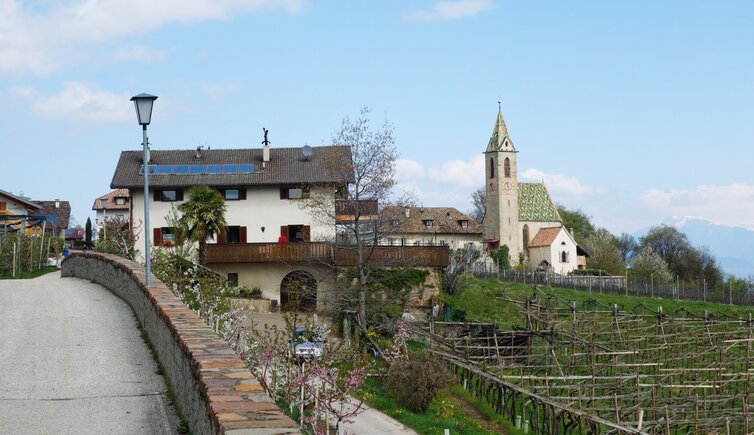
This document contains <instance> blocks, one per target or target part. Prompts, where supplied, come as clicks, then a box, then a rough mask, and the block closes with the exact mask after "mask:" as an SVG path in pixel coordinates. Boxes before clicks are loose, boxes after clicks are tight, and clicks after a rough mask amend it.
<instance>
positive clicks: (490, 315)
mask: <svg viewBox="0 0 754 435" xmlns="http://www.w3.org/2000/svg"><path fill="white" fill-rule="evenodd" d="M539 288H540V290H542V291H543V292H545V293H547V294H553V295H556V296H557V297H559V298H561V299H563V300H566V301H574V302H576V306H577V308H579V309H583V308H586V307H587V305H588V301H589V300H590V299H594V300H596V301H598V302H599V303H601V304H604V305H613V304H617V305H618V308H619V309H620V310H626V311H634V312H638V310H640V309H639V308H637V305H639V304H643V305H645V306H647V307H649V308H650V309H652V310H655V311H656V310H657V309H658V308H659V307H660V306H662V307H663V311H664V313H665V314H668V315H671V314H673V313H674V312H675V311H676V310H677V309H679V308H685V309H687V310H689V311H691V312H693V313H696V314H699V315H702V314H704V311H708V312H710V313H720V314H726V315H729V316H734V317H743V318H747V317H748V315H749V313H750V312H754V307H751V306H738V305H728V304H719V303H705V302H697V301H674V300H671V299H661V298H651V297H636V296H625V295H614V294H601V293H598V292H595V291H592V294H591V296H590V294H589V292H587V291H579V290H569V289H563V288H553V287H548V286H539ZM533 294H534V286H533V285H527V284H513V283H500V282H498V281H495V280H481V279H476V278H472V277H469V278H466V279H465V281H464V282H463V283H462V284H461V285H460V286H459V291H458V293H457V294H456V295H452V296H451V295H447V294H443V295H442V299H443V302H445V303H446V304H448V305H450V306H451V307H452V308H453V309H455V310H459V311H463V312H465V315H466V320H467V321H473V322H490V323H497V324H498V325H499V327H500V328H501V329H503V330H509V329H513V328H515V327H523V326H524V317H523V315H522V313H521V311H520V309H518V308H517V307H516V306H515V305H514V304H512V303H510V302H508V301H505V300H501V299H499V297H508V298H510V299H514V300H518V301H523V300H525V299H526V297H527V296H529V297H531V296H532V295H533Z"/></svg>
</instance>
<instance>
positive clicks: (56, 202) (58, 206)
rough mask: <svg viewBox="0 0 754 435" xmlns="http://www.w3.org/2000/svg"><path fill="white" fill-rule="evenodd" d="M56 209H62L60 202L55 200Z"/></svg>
mask: <svg viewBox="0 0 754 435" xmlns="http://www.w3.org/2000/svg"><path fill="white" fill-rule="evenodd" d="M55 208H60V200H59V199H57V198H55Z"/></svg>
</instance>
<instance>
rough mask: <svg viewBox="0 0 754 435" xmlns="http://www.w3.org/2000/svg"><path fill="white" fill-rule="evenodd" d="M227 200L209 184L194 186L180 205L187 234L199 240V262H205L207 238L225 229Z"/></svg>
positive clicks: (194, 239)
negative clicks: (208, 185)
mask: <svg viewBox="0 0 754 435" xmlns="http://www.w3.org/2000/svg"><path fill="white" fill-rule="evenodd" d="M225 210H226V207H225V200H224V199H223V197H222V195H220V192H218V191H217V190H215V189H211V188H209V187H207V186H194V187H192V188H191V189H189V191H188V200H187V201H186V202H184V203H183V204H181V205H179V206H178V211H180V212H181V213H183V216H181V218H180V223H181V226H182V227H183V228H185V230H186V236H187V237H188V238H189V239H190V240H193V241H196V242H199V264H202V265H203V264H204V262H205V257H206V252H205V246H206V245H207V239H208V238H210V237H213V236H214V235H215V234H218V233H220V232H222V231H224V230H225V225H226V223H225Z"/></svg>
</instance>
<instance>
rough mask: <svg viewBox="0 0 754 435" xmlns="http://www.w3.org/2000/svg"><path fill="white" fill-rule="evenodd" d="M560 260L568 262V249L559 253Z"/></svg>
mask: <svg viewBox="0 0 754 435" xmlns="http://www.w3.org/2000/svg"><path fill="white" fill-rule="evenodd" d="M560 262H561V263H568V251H563V252H561V253H560Z"/></svg>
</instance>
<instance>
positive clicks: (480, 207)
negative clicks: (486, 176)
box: [469, 186, 487, 224]
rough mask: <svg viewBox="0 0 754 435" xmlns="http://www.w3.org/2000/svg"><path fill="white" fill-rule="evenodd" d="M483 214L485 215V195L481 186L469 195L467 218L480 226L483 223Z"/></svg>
mask: <svg viewBox="0 0 754 435" xmlns="http://www.w3.org/2000/svg"><path fill="white" fill-rule="evenodd" d="M485 214H487V194H486V192H485V190H484V186H482V187H480V188H479V189H477V190H475V191H474V192H472V193H471V211H469V216H471V217H472V218H473V219H474V220H475V221H477V222H479V223H480V224H481V223H482V222H484V215H485Z"/></svg>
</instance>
